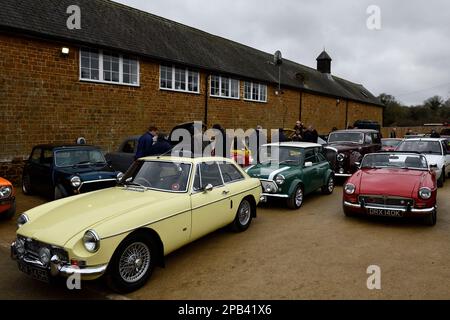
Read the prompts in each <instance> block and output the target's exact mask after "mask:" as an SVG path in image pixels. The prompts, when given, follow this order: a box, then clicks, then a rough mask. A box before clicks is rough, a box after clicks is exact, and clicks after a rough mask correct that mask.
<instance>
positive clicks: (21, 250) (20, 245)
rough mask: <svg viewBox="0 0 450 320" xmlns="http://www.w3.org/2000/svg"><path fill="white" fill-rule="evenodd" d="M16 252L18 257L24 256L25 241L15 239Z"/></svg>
mask: <svg viewBox="0 0 450 320" xmlns="http://www.w3.org/2000/svg"><path fill="white" fill-rule="evenodd" d="M16 251H17V254H18V255H19V256H22V255H24V254H25V240H24V239H22V238H17V240H16Z"/></svg>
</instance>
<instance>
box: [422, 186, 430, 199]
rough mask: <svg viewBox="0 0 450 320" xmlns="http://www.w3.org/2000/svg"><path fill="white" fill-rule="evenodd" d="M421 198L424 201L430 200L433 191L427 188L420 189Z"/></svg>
mask: <svg viewBox="0 0 450 320" xmlns="http://www.w3.org/2000/svg"><path fill="white" fill-rule="evenodd" d="M419 197H421V198H422V199H424V200H428V199H430V198H431V189H430V188H427V187H424V188H420V190H419Z"/></svg>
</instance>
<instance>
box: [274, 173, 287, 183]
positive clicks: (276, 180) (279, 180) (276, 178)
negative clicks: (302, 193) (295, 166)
mask: <svg viewBox="0 0 450 320" xmlns="http://www.w3.org/2000/svg"><path fill="white" fill-rule="evenodd" d="M284 180H285V177H284V176H283V175H282V174H279V175H277V176H276V177H275V182H276V183H277V184H278V185H282V184H283V183H284Z"/></svg>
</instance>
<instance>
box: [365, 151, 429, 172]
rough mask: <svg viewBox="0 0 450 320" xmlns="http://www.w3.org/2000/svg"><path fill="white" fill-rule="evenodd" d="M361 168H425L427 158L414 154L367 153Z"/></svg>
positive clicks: (426, 167) (426, 166)
mask: <svg viewBox="0 0 450 320" xmlns="http://www.w3.org/2000/svg"><path fill="white" fill-rule="evenodd" d="M361 167H362V168H404V169H418V170H427V169H428V164H427V160H426V158H425V157H424V156H422V155H418V154H417V155H414V154H387V153H378V154H369V155H367V156H365V157H364V159H363V161H362V163H361Z"/></svg>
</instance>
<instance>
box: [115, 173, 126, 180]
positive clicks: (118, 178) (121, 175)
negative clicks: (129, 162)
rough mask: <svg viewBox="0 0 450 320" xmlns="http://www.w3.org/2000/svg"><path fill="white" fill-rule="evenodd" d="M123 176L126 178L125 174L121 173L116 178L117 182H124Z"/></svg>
mask: <svg viewBox="0 0 450 320" xmlns="http://www.w3.org/2000/svg"><path fill="white" fill-rule="evenodd" d="M123 176H124V174H123V172H119V173H118V174H117V176H116V179H117V181H120V180H122V178H123Z"/></svg>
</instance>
